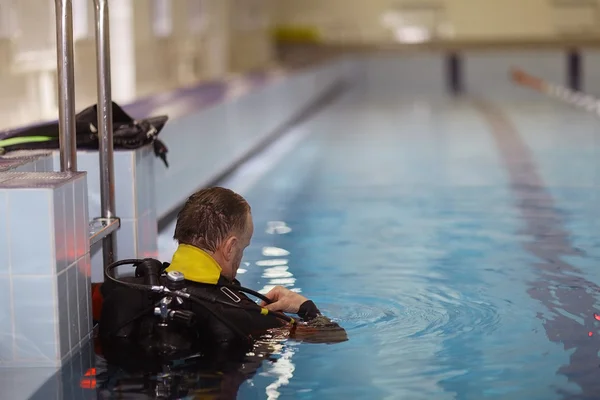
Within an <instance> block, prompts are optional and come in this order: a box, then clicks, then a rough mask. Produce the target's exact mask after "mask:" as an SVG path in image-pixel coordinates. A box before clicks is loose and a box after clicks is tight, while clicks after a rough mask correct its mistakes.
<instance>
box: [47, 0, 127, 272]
mask: <svg viewBox="0 0 600 400" xmlns="http://www.w3.org/2000/svg"><path fill="white" fill-rule="evenodd" d="M94 4H95V13H94V14H95V20H96V57H97V60H96V61H97V72H96V73H97V85H98V132H99V137H100V140H99V163H100V198H101V204H100V206H101V209H100V212H101V216H100V217H99V218H94V219H93V220H92V221H90V223H89V232H88V233H89V245H90V246H91V245H92V244H94V243H96V242H98V241H99V240H102V252H103V256H104V257H103V258H104V265H105V266H106V265H108V264H110V263H112V262H113V261H114V238H113V233H114V232H115V231H116V230H118V229H119V227H120V220H119V218H117V217H116V216H115V186H114V160H113V124H112V96H111V78H110V40H109V21H108V16H109V12H108V0H94ZM55 7H56V43H57V50H56V52H57V69H58V104H59V118H58V119H59V146H60V169H61V171H77V140H76V139H77V137H76V134H77V133H76V130H75V127H76V125H75V117H76V114H75V72H74V70H75V68H74V62H75V58H74V55H73V6H72V0H55Z"/></svg>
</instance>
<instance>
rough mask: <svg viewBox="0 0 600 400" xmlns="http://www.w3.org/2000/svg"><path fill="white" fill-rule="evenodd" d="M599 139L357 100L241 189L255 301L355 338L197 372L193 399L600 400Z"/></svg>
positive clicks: (485, 109)
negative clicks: (289, 293) (296, 298)
mask: <svg viewBox="0 0 600 400" xmlns="http://www.w3.org/2000/svg"><path fill="white" fill-rule="evenodd" d="M598 124H599V122H598V121H595V120H594V119H593V118H591V117H590V116H588V115H585V114H583V113H581V112H579V111H574V110H571V109H567V108H564V107H561V106H558V105H556V104H554V103H543V102H537V103H535V104H529V103H525V102H523V103H512V104H509V103H497V104H488V103H485V102H476V101H457V100H451V99H445V98H432V99H430V100H429V101H422V102H414V101H408V100H405V99H402V98H400V97H398V98H397V99H394V98H391V99H390V98H389V96H388V97H386V99H385V100H383V99H377V98H374V97H373V96H364V93H362V92H361V91H358V90H355V91H351V92H349V93H347V94H346V95H345V96H344V97H343V98H342V99H340V100H338V101H337V102H335V103H334V104H332V105H330V106H328V107H327V108H326V109H324V110H322V111H321V112H320V113H319V114H318V115H316V116H315V117H314V118H313V119H311V120H310V121H308V122H306V123H304V124H303V125H302V126H299V127H296V128H295V132H292V133H291V135H296V137H297V140H296V142H295V143H294V146H293V147H292V148H289V149H288V151H287V153H286V154H285V155H284V156H280V157H279V159H278V160H275V161H273V165H272V166H271V168H269V169H264V170H263V171H262V172H261V175H260V176H259V177H258V178H255V179H254V180H252V181H251V184H250V183H248V182H249V181H244V182H245V183H244V184H243V185H241V186H239V185H238V184H233V183H227V182H225V183H224V185H226V186H229V187H232V188H234V189H236V190H238V191H239V192H240V193H241V194H243V195H244V196H245V197H246V198H247V200H248V201H249V203H250V204H251V207H252V213H253V216H254V223H255V235H254V237H253V240H252V244H251V246H250V247H249V248H248V249H247V251H246V253H245V257H244V264H243V266H242V269H241V270H240V274H239V275H238V278H239V279H240V280H241V282H242V285H244V286H247V287H251V288H255V289H257V290H259V289H260V290H261V291H262V292H266V291H268V290H269V288H270V287H273V286H274V285H283V286H286V287H288V288H290V289H292V290H295V291H298V292H300V293H302V294H303V295H305V296H307V297H308V298H310V299H312V300H313V301H315V303H316V304H317V305H318V306H319V308H320V309H321V311H322V312H323V313H324V314H326V315H328V316H329V317H331V318H332V319H333V320H335V321H337V322H338V323H339V324H340V325H341V326H342V327H343V328H344V329H345V330H346V332H347V334H348V339H349V340H347V341H345V342H341V343H335V344H315V343H302V342H295V341H293V340H278V341H267V342H266V343H267V344H266V345H264V346H262V348H261V349H257V352H256V354H255V356H254V358H253V360H254V361H255V362H254V364H253V365H250V364H248V366H247V368H246V370H249V375H241V374H236V373H233V372H232V373H231V374H229V375H228V376H227V377H226V378H223V377H222V376H221V377H219V376H217V375H215V374H214V373H211V372H210V371H208V372H207V371H203V372H202V375H201V376H200V374H195V375H194V373H193V372H192V373H191V375H190V377H188V378H189V379H188V380H187V381H186V382H187V383H186V384H187V385H189V386H194V385H196V386H195V387H196V390H190V391H188V392H187V393H186V396H187V397H183V395H182V397H181V398H186V399H187V398H189V399H192V398H203V397H202V393H205V392H206V390H207V389H206V387H210V386H211V385H212V387H213V389H214V388H215V387H217V388H218V389H214V390H213V391H212V392H213V394H214V393H215V392H219V391H221V392H224V391H225V389H224V388H227V391H228V395H229V396H230V397H231V398H235V397H236V396H237V398H239V399H266V398H268V399H277V398H294V399H345V398H350V399H411V400H418V399H424V400H425V399H428V400H429V399H528V400H537V399H540V400H542V399H543V400H551V399H584V398H585V399H592V398H598V396H600V368H599V365H600V360H599V357H598V351H599V350H600V331H598V324H600V321H597V320H596V319H595V318H594V313H595V312H600V311H598V310H600V304H598V300H599V299H600V296H599V294H598V287H597V286H596V285H598V284H600V272H599V269H598V265H597V260H598V259H599V256H600V250H599V247H598V241H599V240H598V236H597V234H598V232H599V230H598V228H599V227H598V218H597V217H598V211H597V210H598V207H597V205H598V193H599V192H598V189H597V188H598V183H597V171H599V167H600V166H599V165H598V163H599V161H598V160H600V158H599V157H598V155H599V154H598V153H599V150H600V148H599V147H598V143H597V142H598V140H597V137H598V129H597V128H598V126H599V125H598ZM248 179H249V178H248ZM238 183H239V182H238ZM236 185H237V186H236ZM165 236H171V232H167V233H165ZM261 352H262V353H261ZM261 356H262V357H261ZM257 360H258V361H257ZM100 369H101V368H100ZM211 379H212V380H214V382H215V383H214V384H212V383H211ZM190 382H192V383H193V384H191V383H190ZM194 382H196V383H194ZM197 382H203V383H197ZM222 382H225V383H224V384H223V383H222ZM181 385H183V383H182V384H181ZM203 387H204V391H203V389H202V388H203ZM209 389H210V388H209ZM111 390H113V389H111ZM111 390H103V391H102V396H101V398H115V399H116V398H157V397H151V396H147V395H143V394H142V393H141V392H142V391H143V390H142V389H139V390H137V392H138V396H137V397H135V396H133V395H130V396H129V397H126V396H124V394H123V393H121V394H118V393H117V392H115V391H114V390H113V391H112V392H111ZM134 392H135V390H134ZM111 393H112V394H111ZM194 396H198V397H194ZM171 398H177V397H171Z"/></svg>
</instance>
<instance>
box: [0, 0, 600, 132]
mask: <svg viewBox="0 0 600 400" xmlns="http://www.w3.org/2000/svg"><path fill="white" fill-rule="evenodd" d="M73 12H74V18H73V24H74V36H75V57H76V63H75V68H76V104H77V110H80V109H82V108H84V107H86V106H88V105H91V104H93V103H95V101H96V83H95V79H96V78H95V73H96V72H95V47H94V29H93V24H94V17H93V2H92V1H90V0H73ZM110 13H111V28H110V33H111V47H112V48H111V52H112V79H113V85H112V88H113V98H114V100H115V101H116V102H118V103H128V102H132V101H134V100H135V99H139V98H141V97H144V96H148V95H151V94H156V93H160V92H164V91H167V90H169V89H173V88H177V87H181V86H187V85H191V84H194V83H196V82H200V81H205V80H214V79H222V78H226V77H228V76H230V75H232V74H238V73H243V72H246V71H249V70H256V69H264V68H274V67H277V66H278V65H282V64H287V65H289V64H290V63H292V64H298V63H306V62H311V61H312V60H314V59H315V58H316V57H317V56H319V57H322V56H323V55H324V53H325V54H326V55H330V54H331V53H333V52H334V51H336V50H339V48H340V46H342V48H343V49H347V48H353V49H355V50H356V49H364V48H370V47H373V46H390V45H415V44H419V43H440V42H442V43H446V42H450V43H461V42H462V43H464V42H469V43H479V44H480V45H481V46H486V45H489V46H491V45H494V44H498V43H501V42H516V43H518V42H523V43H522V44H524V45H526V44H529V45H531V44H534V45H540V44H541V43H544V42H552V41H556V40H562V39H564V38H565V37H567V38H571V37H573V36H576V37H578V38H591V37H595V36H597V34H598V30H599V27H600V25H599V24H598V23H597V18H598V2H597V1H596V0H589V1H585V0H579V1H572V0H553V1H549V0H527V1H519V0H487V1H479V0H410V1H400V0H304V1H296V0H119V1H112V2H111V4H110ZM55 43H56V38H55V11H54V1H52V0H1V1H0V87H2V89H3V90H2V91H1V95H0V129H5V128H9V127H14V126H18V125H22V124H27V123H31V122H35V121H40V120H47V119H55V118H56V116H57V112H58V110H57V101H56V99H57V95H56V69H57V67H56V50H55V49H56V48H55ZM315 45H320V46H315ZM323 49H326V51H325V52H324V51H323ZM318 50H320V51H318Z"/></svg>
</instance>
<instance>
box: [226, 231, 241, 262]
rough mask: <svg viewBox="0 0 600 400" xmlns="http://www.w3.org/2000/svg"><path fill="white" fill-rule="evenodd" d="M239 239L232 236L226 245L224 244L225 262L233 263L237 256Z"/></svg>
mask: <svg viewBox="0 0 600 400" xmlns="http://www.w3.org/2000/svg"><path fill="white" fill-rule="evenodd" d="M237 242H238V238H237V237H235V236H230V237H228V238H227V240H226V241H225V243H223V256H224V257H225V260H227V261H231V260H232V259H233V257H234V256H235V246H236V245H237Z"/></svg>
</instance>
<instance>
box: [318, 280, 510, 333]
mask: <svg viewBox="0 0 600 400" xmlns="http://www.w3.org/2000/svg"><path fill="white" fill-rule="evenodd" d="M340 297H343V298H340ZM348 297H349V296H336V297H335V298H328V299H327V301H326V302H320V303H319V306H320V307H321V308H322V309H323V311H324V312H325V313H326V314H327V315H330V316H331V317H332V318H333V319H334V320H335V321H337V322H338V323H340V324H341V325H342V326H343V327H344V328H345V329H346V330H348V331H349V332H352V331H355V333H357V334H360V333H361V331H362V330H365V331H367V332H370V331H372V330H373V329H377V330H378V332H379V333H380V335H383V336H387V335H389V337H386V340H388V339H389V340H393V341H396V340H401V339H403V338H426V337H442V336H443V337H444V339H448V338H449V337H452V336H456V335H461V334H463V333H469V332H474V331H478V332H486V333H489V332H491V331H494V330H495V329H496V328H497V327H498V326H499V325H500V315H499V313H498V310H497V308H496V307H495V306H494V305H492V304H491V303H487V302H484V301H480V300H473V299H470V298H468V297H466V296H464V295H458V294H455V293H453V292H452V291H447V292H444V293H443V292H439V291H434V290H429V291H427V292H423V293H413V294H411V295H403V296H401V297H397V298H395V299H385V298H377V297H367V296H356V297H352V298H348ZM390 331H392V332H390Z"/></svg>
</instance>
